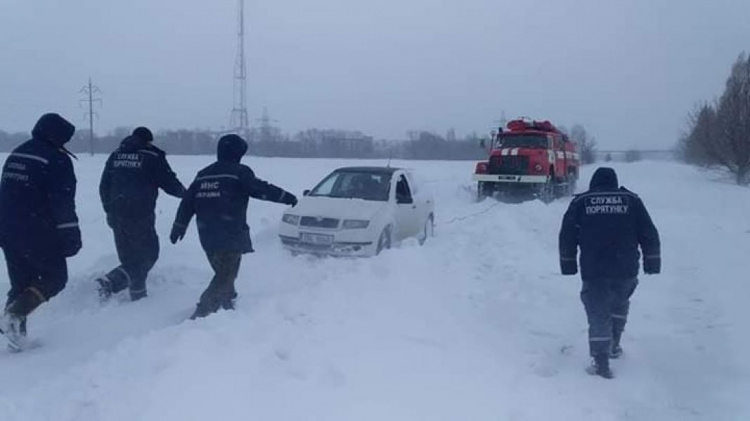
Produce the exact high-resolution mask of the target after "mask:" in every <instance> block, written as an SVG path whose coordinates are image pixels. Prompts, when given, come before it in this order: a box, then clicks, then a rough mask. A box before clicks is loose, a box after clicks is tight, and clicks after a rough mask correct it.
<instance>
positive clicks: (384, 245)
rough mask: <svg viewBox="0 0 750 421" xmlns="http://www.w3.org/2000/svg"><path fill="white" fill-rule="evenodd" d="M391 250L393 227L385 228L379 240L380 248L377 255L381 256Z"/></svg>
mask: <svg viewBox="0 0 750 421" xmlns="http://www.w3.org/2000/svg"><path fill="white" fill-rule="evenodd" d="M390 248H391V227H389V226H388V227H385V229H384V230H383V232H382V233H381V234H380V238H379V239H378V248H377V250H376V251H375V254H376V255H377V254H380V252H382V251H383V250H387V249H390Z"/></svg>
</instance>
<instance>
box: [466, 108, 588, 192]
mask: <svg viewBox="0 0 750 421" xmlns="http://www.w3.org/2000/svg"><path fill="white" fill-rule="evenodd" d="M579 167H580V165H579V154H578V150H577V146H576V144H575V143H574V142H572V141H571V140H570V139H569V138H568V136H567V135H566V134H565V133H563V132H561V131H560V130H558V129H557V128H556V127H555V126H554V125H553V124H552V123H550V122H549V121H534V120H526V119H518V120H512V121H510V122H508V124H507V125H506V129H505V130H504V129H503V128H502V127H501V128H500V129H499V130H498V131H497V132H493V136H492V145H491V148H490V156H489V159H488V160H487V161H483V162H479V163H477V165H476V169H475V172H474V177H473V179H474V180H475V181H477V191H478V198H479V200H482V199H483V198H485V197H502V196H509V195H514V196H520V195H532V196H536V197H537V198H539V199H540V200H542V201H544V202H551V201H552V200H554V199H555V198H557V197H561V196H565V195H568V194H572V193H573V192H574V191H575V185H576V182H577V180H578V169H579Z"/></svg>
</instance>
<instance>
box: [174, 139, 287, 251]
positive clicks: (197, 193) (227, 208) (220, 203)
mask: <svg viewBox="0 0 750 421" xmlns="http://www.w3.org/2000/svg"><path fill="white" fill-rule="evenodd" d="M246 151H247V143H246V142H245V141H244V140H243V139H242V138H240V137H239V136H236V135H228V136H224V137H222V138H221V139H220V140H219V145H218V154H217V155H218V161H217V162H215V163H214V164H211V165H209V166H208V167H206V168H204V169H202V170H201V171H200V172H198V175H197V177H196V178H195V181H193V183H192V184H191V185H190V188H189V189H188V191H187V192H186V193H185V196H184V197H183V199H182V203H181V204H180V208H179V209H178V211H177V217H176V218H175V223H174V227H173V232H172V235H171V236H170V239H171V240H172V242H173V243H174V242H176V241H177V239H179V238H182V236H183V235H184V233H185V230H186V229H187V226H188V224H190V220H191V219H192V217H193V214H195V215H196V220H197V225H198V234H199V236H200V241H201V245H202V246H203V249H204V250H205V251H206V252H208V253H215V252H238V253H250V252H252V251H253V247H252V242H251V240H250V227H248V225H247V205H248V199H249V198H250V197H253V198H255V199H260V200H266V201H270V202H276V203H284V204H289V205H295V204H296V203H297V199H296V198H295V197H294V195H293V194H291V193H289V192H287V191H285V190H283V189H281V188H279V187H276V186H274V185H273V184H270V183H267V182H265V181H263V180H261V179H259V178H257V177H255V174H254V173H253V170H251V169H250V167H248V166H246V165H243V164H241V163H240V160H241V158H242V156H243V155H244V154H245V152H246Z"/></svg>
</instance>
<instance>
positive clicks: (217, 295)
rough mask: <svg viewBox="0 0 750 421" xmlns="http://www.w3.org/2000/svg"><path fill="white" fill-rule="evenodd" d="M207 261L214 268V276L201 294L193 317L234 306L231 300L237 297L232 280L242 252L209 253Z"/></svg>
mask: <svg viewBox="0 0 750 421" xmlns="http://www.w3.org/2000/svg"><path fill="white" fill-rule="evenodd" d="M208 261H209V263H211V268H213V270H214V277H213V279H211V283H210V284H209V285H208V288H206V290H205V291H203V294H201V298H200V301H199V302H198V307H197V309H196V311H195V315H194V318H195V317H204V316H207V315H208V314H211V313H214V312H216V311H218V310H219V308H224V309H227V310H228V309H232V308H234V303H233V300H234V299H235V298H237V291H236V290H235V288H234V281H235V280H236V279H237V274H238V273H239V271H240V263H242V253H236V252H217V253H209V254H208Z"/></svg>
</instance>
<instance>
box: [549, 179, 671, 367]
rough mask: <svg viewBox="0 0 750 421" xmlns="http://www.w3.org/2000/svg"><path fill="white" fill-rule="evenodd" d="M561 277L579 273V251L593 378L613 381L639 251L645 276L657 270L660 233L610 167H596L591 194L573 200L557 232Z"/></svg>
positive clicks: (659, 257) (581, 195) (659, 262)
mask: <svg viewBox="0 0 750 421" xmlns="http://www.w3.org/2000/svg"><path fill="white" fill-rule="evenodd" d="M559 241H560V267H561V269H562V273H563V275H575V274H576V273H578V259H577V255H578V248H579V247H580V249H581V258H580V263H581V279H582V280H583V288H582V289H581V301H583V305H584V307H585V309H586V316H587V318H588V324H589V351H590V353H591V356H592V357H593V359H594V362H593V365H592V367H591V372H592V373H593V374H598V375H600V376H602V377H605V378H611V377H612V371H611V370H610V367H609V359H610V358H618V357H619V356H620V355H621V354H622V347H621V346H620V339H621V337H622V332H623V330H624V329H625V323H626V321H627V316H628V310H629V307H630V296H631V295H632V294H633V292H634V291H635V288H636V286H637V285H638V271H639V258H640V253H639V251H638V247H639V246H640V249H641V251H642V252H643V270H644V272H645V273H646V274H657V273H659V272H660V271H661V256H660V242H659V233H658V232H657V230H656V227H655V226H654V223H653V222H652V221H651V217H650V216H649V214H648V211H647V210H646V207H645V206H644V204H643V202H642V201H641V199H640V198H639V197H638V196H636V195H635V194H634V193H632V192H630V191H628V190H627V189H625V188H624V187H618V181H617V174H616V173H615V171H614V170H613V169H612V168H605V167H602V168H598V169H597V170H596V172H595V173H594V176H593V177H592V178H591V184H590V187H589V191H587V192H585V193H583V194H580V195H578V196H576V198H575V199H573V201H572V202H571V203H570V207H569V208H568V211H567V212H566V213H565V216H564V218H563V222H562V229H561V230H560V239H559Z"/></svg>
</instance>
